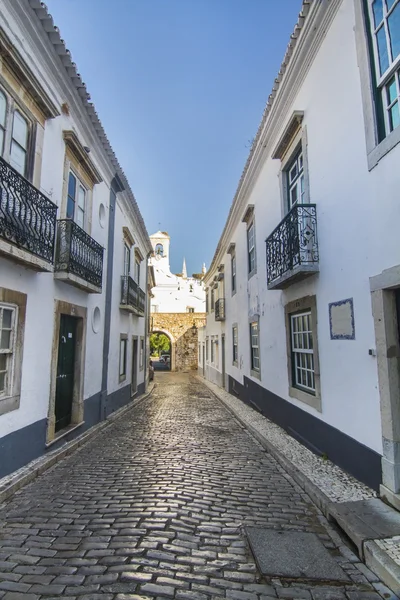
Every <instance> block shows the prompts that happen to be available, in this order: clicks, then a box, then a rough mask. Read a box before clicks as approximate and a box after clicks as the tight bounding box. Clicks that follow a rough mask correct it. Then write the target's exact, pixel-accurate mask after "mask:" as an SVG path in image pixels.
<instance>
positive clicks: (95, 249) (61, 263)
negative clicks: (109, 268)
mask: <svg viewBox="0 0 400 600" xmlns="http://www.w3.org/2000/svg"><path fill="white" fill-rule="evenodd" d="M55 271H56V272H57V273H58V274H59V275H58V277H57V278H58V279H65V280H68V281H69V282H70V283H71V284H72V285H76V286H77V287H80V288H82V289H85V290H86V291H88V292H101V286H102V279H103V248H102V246H100V244H98V243H97V242H96V241H95V240H94V239H93V238H92V237H90V235H89V234H87V233H86V231H84V230H83V229H82V228H81V227H79V225H77V224H76V223H75V222H74V221H72V220H71V219H62V220H60V221H58V222H57V244H56V264H55ZM64 275H65V276H64ZM71 276H72V277H71Z"/></svg>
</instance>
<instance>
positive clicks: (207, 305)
mask: <svg viewBox="0 0 400 600" xmlns="http://www.w3.org/2000/svg"><path fill="white" fill-rule="evenodd" d="M206 313H207V314H208V292H206Z"/></svg>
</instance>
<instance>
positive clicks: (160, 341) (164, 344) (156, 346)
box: [150, 333, 171, 356]
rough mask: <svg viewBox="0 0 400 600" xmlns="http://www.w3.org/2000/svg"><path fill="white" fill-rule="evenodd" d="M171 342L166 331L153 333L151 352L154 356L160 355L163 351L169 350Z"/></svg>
mask: <svg viewBox="0 0 400 600" xmlns="http://www.w3.org/2000/svg"><path fill="white" fill-rule="evenodd" d="M170 349H171V342H170V340H169V338H168V337H167V336H166V335H165V334H164V333H152V334H151V336H150V352H151V354H152V355H153V356H157V355H158V356H160V354H161V352H169V351H170Z"/></svg>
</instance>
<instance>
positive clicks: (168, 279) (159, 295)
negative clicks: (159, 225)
mask: <svg viewBox="0 0 400 600" xmlns="http://www.w3.org/2000/svg"><path fill="white" fill-rule="evenodd" d="M150 240H151V243H152V246H153V256H152V257H151V258H150V260H149V264H150V266H152V267H153V269H154V277H155V283H156V285H155V287H154V288H153V290H152V295H153V297H152V299H151V312H153V313H159V312H160V313H184V312H188V313H204V312H205V301H206V300H205V290H204V283H203V280H202V277H203V276H204V275H205V273H206V270H205V266H204V265H203V270H202V273H201V277H200V275H199V276H198V277H197V278H196V277H188V275H187V271H186V261H185V259H184V260H183V269H182V273H181V274H179V275H175V274H174V273H171V267H170V262H169V257H170V243H171V239H170V236H169V235H168V233H166V232H165V231H157V232H156V233H154V234H153V235H151V236H150Z"/></svg>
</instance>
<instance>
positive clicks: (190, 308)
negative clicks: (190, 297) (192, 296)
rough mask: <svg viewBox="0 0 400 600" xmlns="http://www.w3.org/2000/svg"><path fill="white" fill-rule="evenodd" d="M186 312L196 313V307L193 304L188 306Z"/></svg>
mask: <svg viewBox="0 0 400 600" xmlns="http://www.w3.org/2000/svg"><path fill="white" fill-rule="evenodd" d="M186 312H188V313H194V307H193V306H187V307H186Z"/></svg>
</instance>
